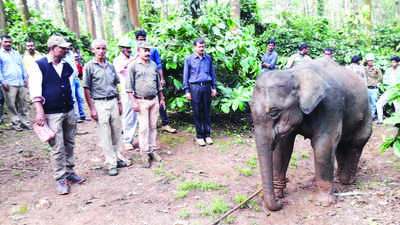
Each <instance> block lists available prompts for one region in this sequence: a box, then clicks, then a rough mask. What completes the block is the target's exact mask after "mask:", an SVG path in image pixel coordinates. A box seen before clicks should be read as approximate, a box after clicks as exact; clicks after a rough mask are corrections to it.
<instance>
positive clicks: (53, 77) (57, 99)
mask: <svg viewBox="0 0 400 225" xmlns="http://www.w3.org/2000/svg"><path fill="white" fill-rule="evenodd" d="M36 62H37V64H38V65H39V68H40V70H41V71H42V76H43V80H42V96H43V97H44V99H45V103H44V105H43V110H44V113H45V114H54V113H65V112H69V111H70V110H72V109H73V108H74V101H73V99H72V91H71V83H70V80H69V79H70V76H71V75H72V73H73V72H74V70H73V69H72V67H71V66H70V65H69V63H64V66H63V69H62V72H61V78H60V76H59V75H58V74H57V72H56V70H55V69H54V67H53V65H52V63H49V62H48V60H47V58H46V57H44V58H42V59H39V60H37V61H36Z"/></svg>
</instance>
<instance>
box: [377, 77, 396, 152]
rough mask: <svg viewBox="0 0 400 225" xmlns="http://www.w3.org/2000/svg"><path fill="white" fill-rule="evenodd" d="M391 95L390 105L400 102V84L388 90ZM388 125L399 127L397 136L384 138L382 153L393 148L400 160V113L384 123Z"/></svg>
mask: <svg viewBox="0 0 400 225" xmlns="http://www.w3.org/2000/svg"><path fill="white" fill-rule="evenodd" d="M386 91H387V92H390V93H391V98H390V101H389V103H391V102H393V101H399V100H400V84H397V85H396V86H394V87H391V88H389V89H388V90H386ZM383 122H384V123H385V124H386V125H393V126H395V127H397V134H396V135H395V136H390V137H387V138H384V142H383V143H382V145H381V152H385V151H386V150H387V149H389V148H392V149H393V153H394V154H395V156H397V157H398V158H400V128H399V127H400V113H394V114H392V116H391V117H389V118H387V119H385V120H384V121H383Z"/></svg>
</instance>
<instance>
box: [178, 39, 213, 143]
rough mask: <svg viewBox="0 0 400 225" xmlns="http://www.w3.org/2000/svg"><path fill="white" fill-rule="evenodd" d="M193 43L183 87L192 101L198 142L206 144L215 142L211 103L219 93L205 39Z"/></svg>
mask: <svg viewBox="0 0 400 225" xmlns="http://www.w3.org/2000/svg"><path fill="white" fill-rule="evenodd" d="M193 45H194V51H195V53H193V54H192V55H190V56H189V57H187V58H186V60H185V67H184V70H183V89H184V90H185V92H186V98H187V99H188V100H191V101H192V109H193V118H194V125H195V127H196V138H197V144H199V145H200V146H205V145H206V143H207V144H210V145H211V144H213V141H212V139H211V120H210V105H211V97H214V96H215V95H216V94H217V89H216V81H215V69H214V66H213V64H212V59H211V57H210V56H209V55H207V54H205V53H204V50H205V41H204V39H201V38H197V39H195V40H194V41H193ZM204 141H205V142H204Z"/></svg>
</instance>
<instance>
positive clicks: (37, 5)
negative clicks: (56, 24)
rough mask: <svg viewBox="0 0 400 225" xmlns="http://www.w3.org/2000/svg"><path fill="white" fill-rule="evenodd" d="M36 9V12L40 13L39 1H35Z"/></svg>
mask: <svg viewBox="0 0 400 225" xmlns="http://www.w3.org/2000/svg"><path fill="white" fill-rule="evenodd" d="M35 9H36V11H40V4H39V0H35Z"/></svg>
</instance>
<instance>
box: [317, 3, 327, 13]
mask: <svg viewBox="0 0 400 225" xmlns="http://www.w3.org/2000/svg"><path fill="white" fill-rule="evenodd" d="M324 11H325V3H324V0H317V14H318V16H319V17H324Z"/></svg>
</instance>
